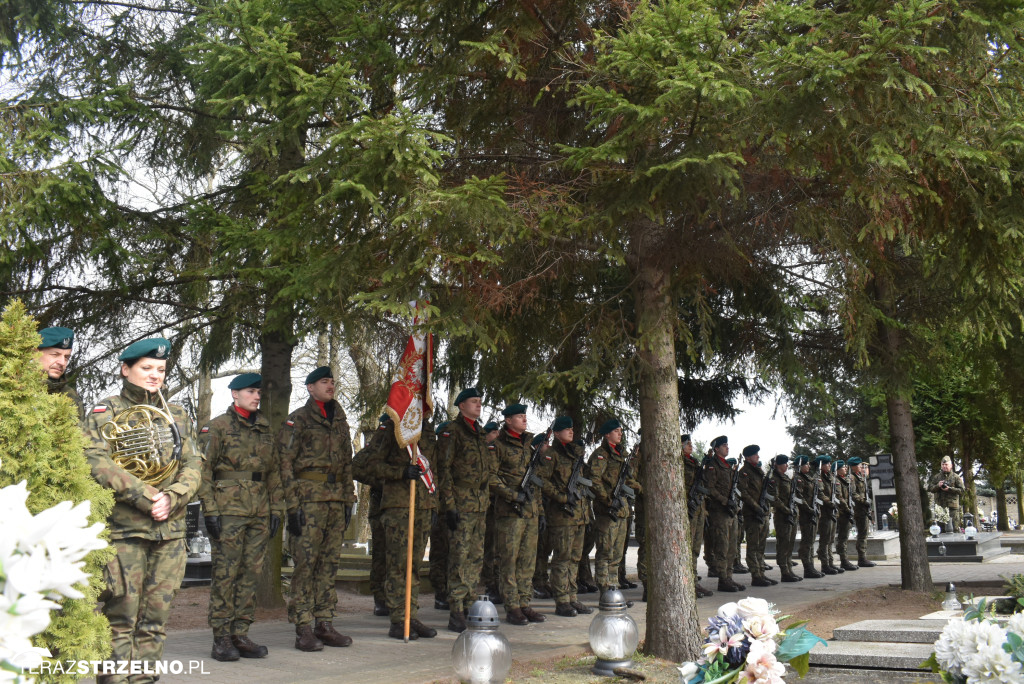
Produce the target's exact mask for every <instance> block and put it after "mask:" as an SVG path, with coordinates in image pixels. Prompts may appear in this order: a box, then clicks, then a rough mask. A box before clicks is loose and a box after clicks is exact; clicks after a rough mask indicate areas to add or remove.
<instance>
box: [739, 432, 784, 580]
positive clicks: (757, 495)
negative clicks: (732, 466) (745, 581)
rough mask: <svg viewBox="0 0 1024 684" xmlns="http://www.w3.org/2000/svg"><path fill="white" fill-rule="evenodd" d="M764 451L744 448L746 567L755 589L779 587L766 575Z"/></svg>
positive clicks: (742, 495) (741, 485)
mask: <svg viewBox="0 0 1024 684" xmlns="http://www.w3.org/2000/svg"><path fill="white" fill-rule="evenodd" d="M760 451H761V448H760V447H759V446H757V445H756V444H749V445H747V446H745V447H743V459H744V462H743V467H742V468H740V482H739V490H740V499H742V501H743V530H744V533H745V534H746V535H747V566H748V567H749V568H750V574H751V576H752V579H751V582H750V583H751V584H752V585H753V586H755V587H770V586H772V585H773V584H778V582H776V581H775V580H771V579H768V578H767V577H765V574H764V564H765V563H764V530H765V528H766V527H767V526H768V515H767V513H766V512H764V511H763V510H761V504H760V500H761V487H762V486H763V485H764V478H765V475H764V473H763V472H762V470H761V454H760Z"/></svg>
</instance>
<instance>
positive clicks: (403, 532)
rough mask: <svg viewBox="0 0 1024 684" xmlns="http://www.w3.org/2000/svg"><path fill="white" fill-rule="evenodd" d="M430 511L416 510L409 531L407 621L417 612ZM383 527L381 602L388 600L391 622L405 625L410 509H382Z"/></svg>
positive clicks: (428, 531)
mask: <svg viewBox="0 0 1024 684" xmlns="http://www.w3.org/2000/svg"><path fill="white" fill-rule="evenodd" d="M430 518H431V515H430V511H429V510H419V511H416V516H415V518H413V531H412V534H413V536H412V591H411V599H410V601H409V619H413V618H415V617H416V615H417V614H418V613H419V605H420V604H419V596H420V566H422V565H423V552H424V550H426V548H427V536H428V535H429V534H430ZM380 522H381V526H382V527H383V528H384V535H385V536H384V538H385V539H387V543H386V545H385V552H384V556H385V564H386V566H387V572H386V575H385V578H384V600H385V601H387V604H388V610H389V611H390V613H391V614H390V617H391V622H393V623H400V622H402V623H404V622H405V573H406V566H407V565H408V562H409V509H408V508H385V509H384V510H383V511H381V514H380Z"/></svg>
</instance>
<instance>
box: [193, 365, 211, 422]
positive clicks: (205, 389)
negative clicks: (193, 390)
mask: <svg viewBox="0 0 1024 684" xmlns="http://www.w3.org/2000/svg"><path fill="white" fill-rule="evenodd" d="M212 380H213V372H212V370H211V368H210V367H209V366H208V365H206V364H203V365H202V367H201V368H200V369H199V393H198V394H199V396H198V397H197V400H196V423H197V424H198V425H199V426H203V425H206V424H207V423H209V422H210V415H211V412H212V407H211V406H210V403H211V402H212V401H213V382H212Z"/></svg>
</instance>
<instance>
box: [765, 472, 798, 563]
mask: <svg viewBox="0 0 1024 684" xmlns="http://www.w3.org/2000/svg"><path fill="white" fill-rule="evenodd" d="M788 466H789V456H786V455H785V454H779V455H778V456H776V457H775V458H774V459H773V461H772V467H773V468H775V501H773V502H772V508H773V510H774V513H773V515H774V519H775V560H776V561H778V564H779V571H780V572H781V573H782V581H783V582H799V581H801V580H802V579H803V578H802V577H800V576H798V575H795V574H793V564H792V560H793V542H794V541H795V539H796V528H797V523H798V521H799V515H800V513H799V509H797V510H794V511H791V510H790V508H789V504H790V500H791V499H792V494H793V487H794V486H795V484H796V483H795V482H794V481H793V480H792V479H790V477H789V476H788V475H787V474H786V471H787V469H788ZM797 498H799V494H798V495H797ZM793 503H794V504H796V503H797V502H796V501H795V500H794V501H793ZM794 508H795V507H794Z"/></svg>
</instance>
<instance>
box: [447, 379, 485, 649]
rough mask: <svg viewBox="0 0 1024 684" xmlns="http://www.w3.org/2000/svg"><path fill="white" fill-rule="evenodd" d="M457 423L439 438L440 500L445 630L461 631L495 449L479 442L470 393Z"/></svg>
mask: <svg viewBox="0 0 1024 684" xmlns="http://www.w3.org/2000/svg"><path fill="white" fill-rule="evenodd" d="M455 405H456V406H457V407H458V409H459V417H458V418H456V419H455V420H453V421H452V422H451V424H449V426H448V429H447V430H446V431H445V432H444V433H442V439H443V440H449V441H447V444H446V447H445V448H446V450H447V452H448V453H447V455H445V456H443V457H442V459H443V460H444V462H445V469H444V471H443V473H442V478H441V499H442V501H443V502H444V507H445V519H446V522H447V524H448V529H449V530H450V531H451V537H450V544H449V549H448V553H449V558H448V591H449V595H448V611H449V619H448V629H449V630H451V631H453V632H462V631H464V630H465V629H466V609H467V608H468V607H469V604H470V603H472V601H473V596H474V595H475V591H476V585H477V584H478V583H479V581H480V570H481V568H482V565H483V545H484V531H485V530H484V527H485V523H486V519H487V507H488V505H490V501H491V497H490V486H491V478H493V477H494V473H495V468H496V464H495V457H494V445H493V444H488V443H487V440H486V439H484V432H483V428H482V426H481V425H480V424H479V423H478V422H477V418H479V417H480V410H481V405H480V393H479V392H478V391H477V390H476V388H475V387H469V388H467V389H464V390H462V392H460V393H459V395H458V396H457V397H455Z"/></svg>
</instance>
